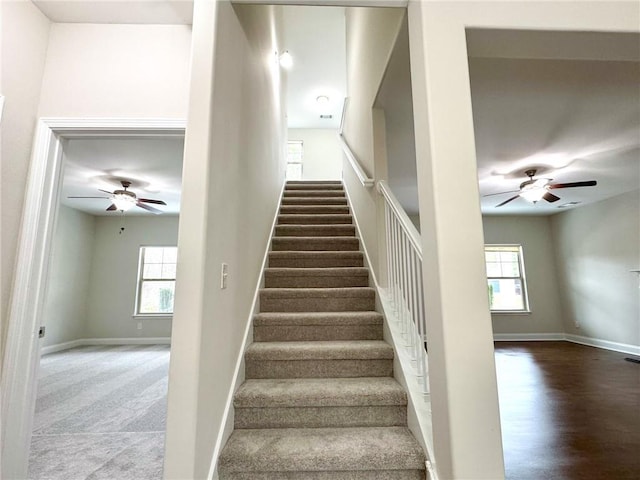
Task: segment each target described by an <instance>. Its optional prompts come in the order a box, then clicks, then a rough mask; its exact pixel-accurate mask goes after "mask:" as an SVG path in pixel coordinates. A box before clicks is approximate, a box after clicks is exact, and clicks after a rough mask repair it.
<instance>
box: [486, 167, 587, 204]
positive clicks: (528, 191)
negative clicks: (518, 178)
mask: <svg viewBox="0 0 640 480" xmlns="http://www.w3.org/2000/svg"><path fill="white" fill-rule="evenodd" d="M524 174H525V175H526V176H527V177H529V180H525V181H524V182H522V183H521V184H520V190H514V191H508V192H499V193H491V194H489V195H484V196H485V197H489V196H492V195H502V194H504V193H516V192H517V194H516V195H515V196H513V197H511V198H509V199H507V200H505V201H504V202H502V203H499V204H498V205H496V207H495V208H498V207H502V206H503V205H506V204H507V203H509V202H512V201H513V200H515V199H516V198H518V197H522V198H524V199H525V200H527V201H529V202H531V203H533V204H535V203H537V202H539V201H540V200H543V199H544V200H546V201H547V202H549V203H553V202H557V201H558V200H560V197H558V196H557V195H554V194H553V193H551V192H550V191H549V190H551V189H557V188H572V187H593V186H594V185H597V184H598V182H596V181H595V180H588V181H583V182H570V183H551V182H552V181H553V179H552V178H538V179H536V180H534V179H533V177H534V176H535V175H536V170H535V169H529V170H525V172H524Z"/></svg>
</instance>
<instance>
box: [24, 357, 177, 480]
mask: <svg viewBox="0 0 640 480" xmlns="http://www.w3.org/2000/svg"><path fill="white" fill-rule="evenodd" d="M168 370H169V346H168V345H123V346H86V347H79V348H74V349H71V350H65V351H62V352H57V353H52V354H49V355H45V356H43V357H42V359H41V362H40V372H39V378H38V397H37V401H36V411H35V417H34V426H33V438H32V441H31V455H30V458H29V478H30V479H33V480H36V479H38V480H59V479H60V480H80V479H90V480H97V479H105V480H106V479H109V480H114V479H118V480H145V479H159V478H162V462H163V456H164V431H165V420H166V408H167V404H166V402H167V380H168Z"/></svg>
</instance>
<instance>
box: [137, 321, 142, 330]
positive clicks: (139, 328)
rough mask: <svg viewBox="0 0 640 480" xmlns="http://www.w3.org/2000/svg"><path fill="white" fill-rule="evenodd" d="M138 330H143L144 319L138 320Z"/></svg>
mask: <svg viewBox="0 0 640 480" xmlns="http://www.w3.org/2000/svg"><path fill="white" fill-rule="evenodd" d="M138 330H142V321H138Z"/></svg>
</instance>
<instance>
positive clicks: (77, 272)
mask: <svg viewBox="0 0 640 480" xmlns="http://www.w3.org/2000/svg"><path fill="white" fill-rule="evenodd" d="M95 233H96V225H95V217H94V216H92V215H87V214H86V213H83V212H80V211H78V210H74V209H72V208H69V207H65V206H62V205H61V206H60V208H59V210H58V220H57V225H56V230H55V233H54V237H53V250H52V253H51V266H50V268H49V278H48V279H47V292H46V296H45V300H44V309H43V315H42V324H43V325H44V326H46V328H47V330H46V335H45V337H44V341H43V342H42V346H44V347H48V346H50V345H57V344H60V343H64V342H70V341H73V340H78V339H81V338H85V337H86V335H85V331H86V321H87V297H88V293H89V282H90V277H91V261H92V258H93V253H94V240H95ZM105 292H109V290H105ZM109 294H110V293H109Z"/></svg>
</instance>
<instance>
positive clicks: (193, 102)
mask: <svg viewBox="0 0 640 480" xmlns="http://www.w3.org/2000/svg"><path fill="white" fill-rule="evenodd" d="M280 15H281V8H279V7H273V6H240V5H235V6H233V5H231V3H230V2H228V1H219V2H196V3H195V12H194V26H193V49H194V50H193V59H194V60H193V66H192V69H193V70H192V72H193V73H192V84H191V94H190V109H189V119H188V122H189V128H188V129H187V134H186V139H185V158H184V167H183V185H184V190H183V195H182V205H185V206H192V207H193V208H184V209H183V211H182V213H181V219H180V232H179V241H178V245H179V254H178V283H177V291H176V304H175V314H174V322H173V331H172V352H171V367H170V368H171V370H170V379H169V405H168V416H167V438H166V446H167V448H166V457H165V469H164V476H165V478H175V479H183V478H192V479H200V478H206V477H207V475H208V472H209V467H210V465H211V462H212V460H215V459H214V458H213V457H214V454H215V452H216V451H217V450H216V448H217V446H220V445H222V444H223V442H224V441H225V440H226V438H227V436H228V434H229V431H228V429H226V428H225V427H226V426H227V424H226V423H225V421H226V420H227V418H226V416H225V411H226V410H225V409H226V406H227V401H228V400H229V399H230V390H231V389H232V386H233V381H234V378H235V368H236V365H237V362H238V361H239V359H241V358H242V355H243V342H244V338H245V332H246V331H247V327H248V324H249V323H248V322H249V319H250V313H251V309H252V303H253V295H254V292H255V288H256V285H257V283H258V281H259V279H260V278H261V263H262V258H263V255H264V252H265V249H266V248H267V245H268V242H269V234H270V229H271V225H272V222H273V219H274V216H275V213H276V209H277V204H278V197H279V193H280V191H281V188H282V184H283V182H284V141H285V139H286V125H285V114H284V112H285V108H284V102H283V92H284V85H283V84H282V82H281V77H280V69H279V66H278V65H277V63H276V62H275V61H274V55H273V52H274V51H278V50H280V48H282V46H281V45H280V43H279V38H278V33H277V32H278V31H279V23H280ZM223 262H224V263H227V264H228V265H229V276H228V286H227V288H226V289H224V290H221V289H220V268H221V263H223ZM231 415H232V413H231ZM231 418H232V417H231ZM230 425H231V424H229V426H230Z"/></svg>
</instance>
